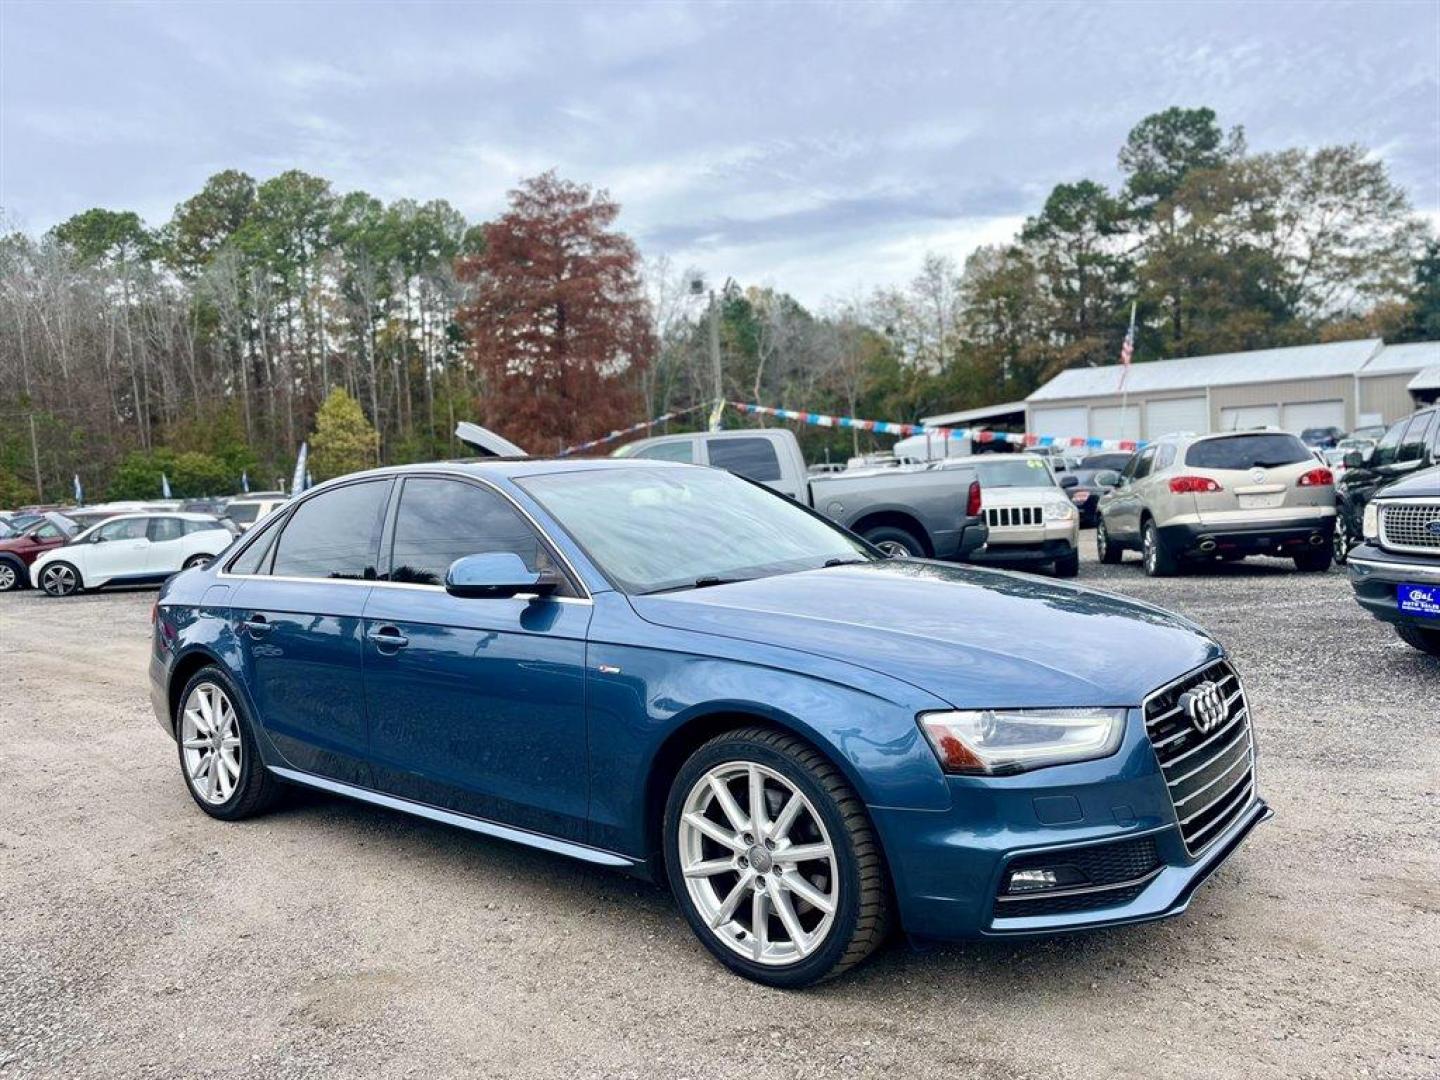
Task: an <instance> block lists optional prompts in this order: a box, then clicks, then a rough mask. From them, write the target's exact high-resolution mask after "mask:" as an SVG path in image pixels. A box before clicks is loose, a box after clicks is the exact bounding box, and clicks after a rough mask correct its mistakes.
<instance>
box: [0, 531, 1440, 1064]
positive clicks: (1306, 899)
mask: <svg viewBox="0 0 1440 1080" xmlns="http://www.w3.org/2000/svg"><path fill="white" fill-rule="evenodd" d="M1085 541H1086V556H1087V559H1089V558H1090V554H1091V552H1090V546H1089V537H1088V535H1087V536H1086V538H1085ZM1081 580H1082V582H1084V583H1088V584H1093V585H1096V586H1098V587H1101V588H1104V589H1109V590H1113V591H1117V592H1122V593H1126V594H1130V595H1134V596H1137V597H1142V598H1144V599H1146V600H1150V601H1154V602H1156V603H1159V604H1161V605H1163V606H1166V607H1169V608H1174V609H1177V610H1179V611H1182V612H1184V613H1185V614H1187V615H1190V616H1192V617H1193V618H1195V619H1197V620H1198V621H1199V622H1200V623H1202V624H1203V625H1205V626H1207V627H1209V628H1211V629H1212V630H1213V631H1214V632H1215V633H1216V634H1217V635H1218V636H1219V638H1220V639H1221V640H1222V641H1223V642H1225V644H1226V645H1227V646H1228V647H1229V648H1230V649H1231V651H1232V653H1233V655H1234V657H1235V660H1236V662H1237V664H1238V665H1239V667H1240V670H1241V672H1242V673H1243V674H1244V676H1245V677H1246V680H1247V688H1248V690H1249V691H1250V694H1251V698H1252V704H1253V705H1254V712H1255V716H1256V724H1257V732H1258V738H1259V741H1260V746H1261V751H1262V762H1261V781H1262V788H1263V791H1264V794H1265V795H1266V797H1267V798H1268V799H1269V800H1270V801H1271V803H1272V804H1273V805H1274V807H1275V811H1276V817H1275V819H1274V820H1273V821H1272V822H1271V823H1270V824H1268V825H1267V826H1264V827H1262V828H1261V829H1259V830H1258V831H1257V832H1256V833H1255V834H1254V835H1253V836H1252V837H1251V839H1250V840H1249V841H1248V842H1247V843H1246V844H1245V846H1244V847H1243V848H1242V849H1241V850H1240V852H1239V853H1238V855H1237V856H1236V857H1235V858H1233V859H1232V860H1231V861H1230V862H1229V863H1228V864H1227V865H1226V866H1225V867H1224V868H1223V869H1222V870H1221V871H1220V872H1219V873H1218V874H1217V875H1216V876H1215V877H1214V878H1213V879H1212V880H1211V882H1210V883H1209V885H1207V886H1206V887H1205V888H1204V889H1202V890H1201V891H1200V893H1199V894H1198V896H1197V897H1196V899H1195V902H1194V903H1193V904H1192V906H1191V908H1190V910H1189V912H1188V913H1187V914H1186V915H1185V916H1183V917H1181V918H1179V919H1174V920H1169V921H1166V922H1163V923H1159V924H1152V925H1149V926H1144V927H1137V928H1131V929H1127V930H1119V931H1108V932H1100V933H1093V934H1088V935H1081V936H1076V937H1070V938H1064V939H1057V940H1052V941H1044V942H1036V943H1025V944H1018V943H1009V944H1006V943H1000V944H988V943H982V944H976V945H963V946H954V947H947V948H938V949H934V950H931V951H927V952H915V951H912V950H910V949H909V948H907V947H906V946H905V945H904V944H903V943H900V942H897V943H895V944H893V945H892V946H890V947H889V948H888V949H886V950H885V951H883V952H882V953H881V954H880V955H879V956H877V957H875V958H874V959H872V960H871V962H869V963H868V964H866V965H864V966H863V967H862V968H860V969H859V970H857V971H855V972H852V973H851V974H849V975H848V976H846V977H844V978H842V979H840V980H838V981H835V982H833V983H827V984H825V985H823V986H821V987H819V988H816V989H814V990H811V991H808V992H804V993H783V992H777V991H771V990H767V989H764V988H761V987H757V986H753V985H750V984H748V983H745V982H743V981H741V980H739V979H737V978H734V977H732V976H730V975H728V974H726V973H725V972H724V971H722V969H721V968H720V967H719V966H718V965H716V964H715V963H713V962H712V961H711V960H710V959H709V958H708V955H707V954H706V953H704V951H703V950H702V949H701V947H700V945H699V944H698V943H697V942H696V941H695V940H693V938H692V937H691V935H690V932H689V930H688V929H686V927H685V925H684V923H683V922H682V920H681V918H680V917H679V915H678V913H677V912H676V911H675V910H674V908H673V906H672V904H671V902H670V899H669V897H668V896H667V894H666V893H665V892H664V891H662V890H661V889H659V888H656V887H654V886H651V885H647V884H644V883H640V882H636V881H634V880H631V879H629V878H626V877H623V876H620V875H618V874H612V873H608V872H604V871H600V870H596V869H591V868H588V867H586V866H583V865H581V864H578V863H572V862H569V861H566V860H562V859H560V858H558V857H552V856H548V855H544V854H540V853H536V852H531V851H528V850H525V849H522V848H518V847H515V846H511V845H508V844H504V843H500V842H488V841H486V840H484V839H481V838H477V837H474V836H471V835H468V834H464V833H461V832H458V831H454V830H450V829H446V828H443V827H440V826H434V825H429V824H426V823H424V822H419V821H416V820H411V819H409V818H404V817H401V816H399V815H396V814H392V813H389V812H386V811H382V810H378V809H373V808H369V807H364V806H360V805H357V804H354V803H350V802H346V801H342V800H333V799H327V798H323V797H318V796H309V795H305V796H300V797H297V798H296V799H295V800H293V801H292V802H291V803H289V804H288V805H287V806H286V807H285V808H283V809H281V810H280V811H278V812H276V813H273V814H271V815H269V816H267V817H264V818H261V819H258V820H254V821H251V822H247V823H244V824H239V825H225V824H221V823H219V822H215V821H212V820H210V819H209V818H207V817H205V816H204V815H203V814H201V813H200V812H199V810H197V809H196V808H195V807H194V805H193V804H192V803H191V801H190V798H189V796H188V795H187V794H186V793H185V790H184V788H183V786H182V781H181V779H180V775H179V772H178V767H177V765H176V761H175V751H174V750H173V748H172V746H171V744H170V743H168V742H167V740H166V739H165V737H164V735H163V734H162V733H161V731H160V730H159V728H158V726H157V725H156V723H155V721H154V719H153V717H152V716H151V713H150V708H149V705H148V703H147V699H146V693H145V658H146V649H147V636H148V632H149V621H148V611H149V607H150V604H151V600H152V598H153V593H149V592H129V593H110V594H101V595H97V596H81V597H77V598H74V599H72V600H65V601H56V600H47V599H44V598H42V597H38V596H36V595H35V594H33V593H29V594H21V595H7V596H3V597H0V666H3V678H0V1076H22V1075H23V1076H32V1075H33V1076H64V1077H81V1076H105V1077H112V1076H113V1077H131V1076H186V1077H190V1076H202V1075H204V1076H212V1075H213V1076H226V1077H242V1076H254V1077H266V1078H271V1077H288V1076H311V1075H320V1074H326V1075H357V1076H367V1077H368V1076H374V1077H401V1076H423V1077H426V1078H427V1080H433V1078H436V1077H444V1076H461V1075H481V1076H487V1077H555V1076H565V1077H667V1078H668V1077H695V1078H699V1077H728V1076H740V1075H744V1076H746V1077H747V1078H757V1077H796V1076H806V1077H841V1076H844V1077H851V1076H884V1077H887V1078H888V1080H895V1078H898V1077H929V1076H936V1077H938V1076H942V1075H943V1076H948V1077H954V1076H964V1077H1093V1076H1100V1075H1109V1076H1118V1077H1136V1078H1139V1077H1147V1078H1148V1077H1155V1076H1165V1077H1243V1078H1245V1080H1251V1078H1253V1077H1256V1076H1267V1077H1268V1076H1282V1077H1320V1076H1326V1077H1329V1076H1337V1077H1339V1076H1343V1077H1351V1076H1366V1075H1368V1076H1374V1077H1429V1078H1435V1077H1440V828H1437V822H1440V751H1437V735H1440V708H1437V704H1436V702H1437V691H1440V663H1437V662H1436V661H1435V660H1432V659H1429V658H1427V657H1424V656H1422V655H1421V654H1419V653H1417V652H1414V651H1412V650H1410V649H1409V648H1407V647H1405V646H1404V645H1402V644H1400V643H1399V642H1398V641H1397V640H1396V639H1395V637H1394V636H1393V634H1391V633H1390V631H1389V630H1388V629H1386V628H1385V627H1383V626H1381V625H1380V624H1379V623H1376V622H1374V621H1373V620H1371V619H1370V618H1369V617H1368V616H1366V615H1364V614H1363V613H1362V612H1361V611H1360V609H1359V608H1358V607H1357V606H1356V605H1355V604H1354V603H1353V602H1352V600H1351V599H1350V595H1349V594H1350V590H1349V586H1348V585H1347V584H1346V581H1345V578H1344V575H1343V574H1342V573H1339V572H1332V573H1330V574H1325V575H1301V574H1296V573H1294V572H1293V571H1292V570H1290V569H1289V567H1288V564H1282V563H1279V562H1271V561H1266V560H1251V561H1249V562H1246V563H1243V564H1234V565H1229V566H1224V567H1221V568H1219V569H1217V570H1216V571H1214V572H1209V573H1205V574H1203V575H1197V576H1192V577H1184V578H1179V579H1175V580H1170V581H1151V580H1148V579H1146V578H1145V577H1144V576H1143V575H1142V574H1141V572H1140V569H1139V565H1138V563H1136V562H1135V561H1134V556H1130V557H1128V558H1127V561H1126V563H1125V565H1123V566H1120V567H1100V566H1098V565H1096V564H1095V563H1094V562H1093V561H1087V563H1086V565H1085V566H1084V568H1083V570H1082V578H1081Z"/></svg>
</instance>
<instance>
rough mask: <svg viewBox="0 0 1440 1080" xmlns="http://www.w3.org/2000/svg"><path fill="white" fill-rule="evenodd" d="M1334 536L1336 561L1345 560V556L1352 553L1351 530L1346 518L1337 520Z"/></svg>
mask: <svg viewBox="0 0 1440 1080" xmlns="http://www.w3.org/2000/svg"><path fill="white" fill-rule="evenodd" d="M1334 538H1335V539H1334V547H1335V561H1336V562H1344V561H1345V556H1347V555H1349V554H1350V530H1349V529H1348V528H1347V527H1346V525H1345V519H1344V518H1340V519H1338V520H1337V521H1336V522H1335V533H1334Z"/></svg>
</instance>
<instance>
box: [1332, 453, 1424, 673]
mask: <svg viewBox="0 0 1440 1080" xmlns="http://www.w3.org/2000/svg"><path fill="white" fill-rule="evenodd" d="M1362 529H1363V531H1364V535H1365V542H1364V543H1363V544H1361V545H1360V546H1359V547H1357V548H1354V549H1352V550H1351V552H1350V584H1351V585H1352V586H1353V587H1354V589H1355V599H1356V600H1358V601H1359V602H1360V604H1361V605H1362V606H1363V607H1364V608H1366V609H1367V610H1368V611H1369V612H1370V614H1372V615H1374V616H1375V617H1376V618H1377V619H1381V620H1383V621H1385V622H1388V623H1390V624H1392V625H1393V626H1394V627H1395V632H1396V633H1397V634H1399V635H1400V637H1401V638H1402V639H1403V640H1404V641H1405V642H1406V643H1408V644H1410V645H1413V646H1415V648H1417V649H1420V650H1422V651H1424V652H1427V653H1429V654H1430V655H1432V656H1440V467H1437V468H1433V469H1425V470H1424V471H1422V472H1418V473H1416V474H1415V475H1413V476H1410V477H1408V478H1406V479H1404V480H1400V481H1398V482H1396V483H1394V484H1391V485H1389V486H1388V487H1386V488H1384V489H1383V490H1381V491H1380V492H1378V493H1377V494H1376V495H1375V497H1374V498H1373V499H1371V500H1370V503H1369V505H1367V506H1366V508H1365V515H1364V522H1363V523H1362Z"/></svg>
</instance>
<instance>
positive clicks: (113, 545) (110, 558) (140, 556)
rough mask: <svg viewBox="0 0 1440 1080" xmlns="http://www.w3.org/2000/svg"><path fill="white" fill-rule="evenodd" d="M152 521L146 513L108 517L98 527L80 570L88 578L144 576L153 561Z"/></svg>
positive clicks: (112, 578) (104, 579)
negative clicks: (115, 518)
mask: <svg viewBox="0 0 1440 1080" xmlns="http://www.w3.org/2000/svg"><path fill="white" fill-rule="evenodd" d="M148 525H149V522H148V520H147V519H146V518H143V517H131V518H120V519H119V520H117V521H107V522H106V523H105V524H103V525H101V526H100V527H99V528H98V529H96V530H95V533H94V535H93V537H92V542H91V544H90V546H89V549H88V550H87V551H86V552H85V565H84V569H83V570H82V571H81V573H82V575H83V576H84V578H85V580H86V581H87V582H90V581H95V582H102V581H110V580H116V579H121V580H123V579H124V578H137V577H144V576H145V573H146V569H145V568H146V566H147V565H148V564H149V561H150V541H149V539H148V537H147V535H146V532H147V527H148Z"/></svg>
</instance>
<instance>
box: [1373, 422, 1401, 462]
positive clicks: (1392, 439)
mask: <svg viewBox="0 0 1440 1080" xmlns="http://www.w3.org/2000/svg"><path fill="white" fill-rule="evenodd" d="M1408 423H1410V419H1409V417H1406V418H1405V419H1404V420H1401V421H1400V422H1399V423H1395V424H1391V425H1390V427H1389V428H1388V429H1387V430H1386V432H1385V434H1384V435H1381V436H1380V441H1379V442H1378V443H1376V444H1375V459H1374V461H1373V462H1372V463H1371V464H1374V465H1393V464H1395V455H1396V454H1397V453H1398V452H1399V450H1400V436H1402V435H1404V434H1405V425H1406V424H1408Z"/></svg>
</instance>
